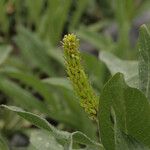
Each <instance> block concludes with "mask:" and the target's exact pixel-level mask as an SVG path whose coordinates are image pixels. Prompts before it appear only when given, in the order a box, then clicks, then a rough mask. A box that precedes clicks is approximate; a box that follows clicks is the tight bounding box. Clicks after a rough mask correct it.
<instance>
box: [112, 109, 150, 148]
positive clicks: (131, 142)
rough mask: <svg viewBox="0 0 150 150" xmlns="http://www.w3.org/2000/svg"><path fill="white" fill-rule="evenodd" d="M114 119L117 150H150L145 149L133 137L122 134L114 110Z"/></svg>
mask: <svg viewBox="0 0 150 150" xmlns="http://www.w3.org/2000/svg"><path fill="white" fill-rule="evenodd" d="M112 118H113V121H114V134H115V147H116V150H122V148H123V149H124V150H150V149H149V148H148V147H145V146H144V145H142V144H141V143H139V142H138V141H136V140H135V139H134V138H133V137H131V136H129V135H127V134H125V133H124V132H122V131H121V130H120V129H119V127H118V120H117V118H116V115H115V112H114V110H113V109H112Z"/></svg>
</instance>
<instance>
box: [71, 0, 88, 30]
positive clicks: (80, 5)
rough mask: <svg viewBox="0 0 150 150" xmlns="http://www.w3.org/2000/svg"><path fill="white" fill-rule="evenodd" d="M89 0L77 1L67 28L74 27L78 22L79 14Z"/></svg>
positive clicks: (80, 14)
mask: <svg viewBox="0 0 150 150" xmlns="http://www.w3.org/2000/svg"><path fill="white" fill-rule="evenodd" d="M88 3H89V1H87V0H82V1H77V6H76V10H75V11H74V12H73V15H72V18H71V22H70V25H69V30H70V31H71V30H72V29H75V28H76V27H77V25H78V24H79V23H80V19H81V16H82V14H83V12H84V11H85V9H86V8H87V5H88Z"/></svg>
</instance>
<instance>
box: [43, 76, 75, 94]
mask: <svg viewBox="0 0 150 150" xmlns="http://www.w3.org/2000/svg"><path fill="white" fill-rule="evenodd" d="M43 82H44V83H48V84H50V85H57V86H60V87H64V88H66V89H68V90H71V91H73V88H72V86H71V84H70V82H69V80H67V79H65V78H61V77H55V78H54V77H53V78H47V79H44V80H43Z"/></svg>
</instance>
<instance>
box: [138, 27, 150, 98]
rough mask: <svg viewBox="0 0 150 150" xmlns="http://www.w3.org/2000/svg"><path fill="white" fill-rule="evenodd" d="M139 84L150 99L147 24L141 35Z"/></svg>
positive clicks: (149, 36) (149, 39) (149, 41)
mask: <svg viewBox="0 0 150 150" xmlns="http://www.w3.org/2000/svg"><path fill="white" fill-rule="evenodd" d="M139 86H140V90H141V91H142V92H143V93H144V94H145V95H146V97H147V98H148V99H149V100H150V32H149V30H148V28H147V27H146V26H145V25H143V26H141V28H140V36H139Z"/></svg>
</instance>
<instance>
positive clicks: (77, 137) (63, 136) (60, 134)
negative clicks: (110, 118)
mask: <svg viewBox="0 0 150 150" xmlns="http://www.w3.org/2000/svg"><path fill="white" fill-rule="evenodd" d="M2 106H3V107H5V108H7V109H9V110H11V111H14V112H16V113H17V114H18V115H19V116H21V117H22V118H24V119H26V120H28V121H29V122H31V123H32V124H34V125H35V126H37V127H39V128H41V129H44V130H46V131H48V132H50V134H51V135H53V136H54V137H55V138H56V139H57V140H59V141H61V142H62V143H64V144H65V145H66V147H67V148H68V149H66V150H72V147H73V142H76V143H81V144H84V145H86V146H93V147H94V148H96V149H100V150H103V146H102V145H101V144H99V143H96V142H95V141H92V140H91V139H90V138H88V137H87V136H86V135H85V134H83V133H82V132H79V131H76V132H73V133H68V132H65V131H60V130H58V129H56V128H55V127H53V126H52V125H51V124H49V123H48V122H47V121H46V120H45V119H43V118H41V117H40V116H37V115H35V114H32V113H30V112H26V111H24V110H22V109H21V108H18V107H15V106H6V105H2Z"/></svg>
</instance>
